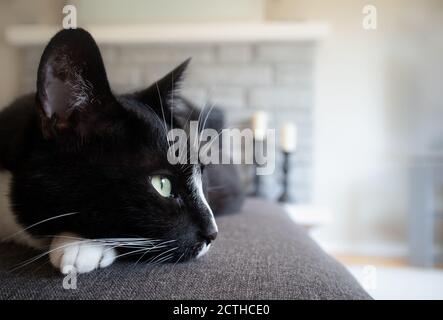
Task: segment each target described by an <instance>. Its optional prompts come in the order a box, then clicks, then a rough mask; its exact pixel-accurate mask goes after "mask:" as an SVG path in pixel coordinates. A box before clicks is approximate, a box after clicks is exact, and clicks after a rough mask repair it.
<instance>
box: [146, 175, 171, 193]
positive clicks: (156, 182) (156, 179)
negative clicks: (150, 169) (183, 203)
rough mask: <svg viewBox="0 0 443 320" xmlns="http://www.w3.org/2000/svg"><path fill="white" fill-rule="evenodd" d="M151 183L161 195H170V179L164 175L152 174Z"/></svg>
mask: <svg viewBox="0 0 443 320" xmlns="http://www.w3.org/2000/svg"><path fill="white" fill-rule="evenodd" d="M151 184H152V186H153V187H154V188H155V190H157V192H158V193H159V194H160V195H161V196H162V197H165V198H169V197H171V196H172V186H171V181H170V180H169V179H168V178H166V177H165V176H152V177H151Z"/></svg>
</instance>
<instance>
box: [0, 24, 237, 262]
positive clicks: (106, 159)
mask: <svg viewBox="0 0 443 320" xmlns="http://www.w3.org/2000/svg"><path fill="white" fill-rule="evenodd" d="M188 62H189V61H186V62H184V63H183V64H182V65H180V66H179V67H177V68H176V69H175V70H174V71H173V72H171V73H170V74H168V75H166V76H165V77H164V78H163V79H161V80H159V81H158V82H157V83H156V84H154V85H152V86H151V87H149V88H148V89H146V90H143V91H140V92H137V93H134V94H127V95H123V96H115V95H113V94H112V92H111V89H110V86H109V84H108V80H107V77H106V72H105V68H104V65H103V62H102V58H101V56H100V52H99V50H98V47H97V45H96V44H95V41H94V40H93V39H92V37H91V36H90V35H89V33H87V32H86V31H84V30H82V29H77V30H63V31H60V32H59V33H58V34H57V35H55V36H54V38H53V39H52V40H51V41H50V43H49V44H48V46H47V47H46V49H45V51H44V53H43V56H42V59H41V62H40V66H39V70H38V81H37V93H36V94H32V95H27V96H24V97H21V98H19V99H17V100H16V101H15V102H14V103H12V104H11V105H10V106H9V107H7V108H6V109H5V110H4V111H2V112H1V113H0V168H1V167H3V169H6V170H9V171H10V172H12V174H13V181H12V185H11V201H12V206H13V211H14V213H15V215H16V216H17V218H18V220H19V222H20V223H21V224H22V225H23V226H24V227H27V226H30V225H32V224H34V223H37V222H39V221H42V220H44V219H48V218H50V217H54V216H57V215H61V214H64V213H71V212H77V213H76V214H74V215H71V216H66V217H63V218H60V219H54V220H52V221H49V222H46V223H43V224H40V225H38V226H36V227H33V228H31V229H29V232H30V233H31V234H32V235H34V236H36V237H39V236H48V235H57V234H59V233H61V232H73V233H76V234H79V235H81V236H82V237H85V238H90V239H96V238H107V237H113V238H116V237H146V238H156V239H162V240H169V239H171V240H176V241H177V242H176V244H177V245H178V246H179V249H178V250H176V251H175V253H174V254H175V255H176V256H177V257H178V256H183V254H185V256H184V257H183V258H182V260H186V259H188V258H192V257H194V256H195V255H196V253H197V249H198V248H199V247H201V244H202V243H203V242H204V241H208V235H210V234H211V232H213V229H214V226H213V224H211V219H210V218H211V217H210V214H209V211H208V209H207V208H206V207H205V206H204V205H202V204H201V203H200V202H198V201H196V200H195V199H194V198H193V197H192V195H191V192H190V190H189V186H188V184H187V182H188V179H189V178H190V176H191V173H192V171H193V170H200V166H199V165H185V166H181V165H176V166H174V165H170V164H169V162H168V161H167V158H166V151H167V148H168V143H167V141H166V134H165V125H166V126H167V128H166V129H167V130H169V128H170V127H171V126H174V127H177V126H184V125H185V123H183V119H186V118H187V117H188V116H189V118H191V119H192V118H195V115H197V116H198V113H199V112H198V110H196V109H194V108H193V107H192V106H191V105H190V104H187V103H186V101H182V106H185V109H184V110H181V112H177V113H176V114H174V112H172V108H174V107H175V104H174V106H173V105H172V104H171V103H170V102H171V99H170V98H171V97H172V94H174V91H175V90H176V89H177V88H178V86H179V84H180V81H181V80H182V77H183V73H184V71H185V69H186V66H187V64H188ZM174 98H176V99H178V97H176V96H175V95H174ZM183 111H184V113H183ZM171 118H172V121H171V120H170V119H171ZM163 119H165V120H166V121H163ZM210 121H212V120H210ZM216 123H218V125H220V122H219V121H218V122H217V121H216ZM217 129H220V128H217ZM194 167H197V169H194ZM218 170H221V171H218ZM158 173H160V174H163V175H166V176H168V177H170V180H171V181H172V184H173V193H174V197H172V198H163V197H161V196H160V195H159V194H158V193H157V191H155V190H154V188H153V187H152V185H151V184H150V182H149V177H150V176H152V175H154V174H158ZM223 176H226V177H228V179H223V178H220V177H223ZM204 180H205V186H206V187H207V189H208V190H211V183H212V184H213V183H216V184H219V183H220V182H224V183H226V184H228V186H225V187H226V190H230V191H228V192H224V193H223V192H221V191H220V190H219V191H216V192H219V193H220V192H221V193H220V194H219V195H218V196H215V195H214V192H212V196H211V194H210V195H209V201H210V204H211V207H212V209H213V210H214V211H215V213H218V212H219V213H222V212H232V211H236V210H238V209H239V208H240V206H241V203H242V200H243V195H242V191H241V188H240V187H239V185H240V182H239V179H238V176H237V175H236V173H235V168H232V167H231V166H208V168H206V169H205V170H204ZM220 180H223V181H220ZM215 199H218V201H215ZM223 199H224V200H223Z"/></svg>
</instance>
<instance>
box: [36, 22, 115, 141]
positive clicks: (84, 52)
mask: <svg viewBox="0 0 443 320" xmlns="http://www.w3.org/2000/svg"><path fill="white" fill-rule="evenodd" d="M112 99H114V98H113V95H112V93H111V90H110V87H109V83H108V80H107V77H106V71H105V67H104V64H103V60H102V58H101V55H100V51H99V49H98V47H97V44H96V43H95V41H94V39H93V38H92V36H91V35H90V34H89V33H88V32H86V31H85V30H83V29H70V30H62V31H60V32H58V33H57V34H56V35H55V36H54V37H53V38H52V39H51V41H50V42H49V44H48V45H47V47H46V48H45V50H44V52H43V55H42V58H41V60H40V65H39V69H38V74H37V104H38V106H39V108H40V111H41V116H42V129H43V133H44V134H45V136H52V135H53V133H54V132H67V131H68V132H70V131H72V132H75V133H77V134H80V135H85V134H87V132H86V131H87V130H88V128H87V126H85V123H82V122H84V121H85V119H87V118H88V117H89V116H91V114H92V113H94V112H95V113H97V112H103V110H101V108H102V107H103V106H106V105H107V104H109V101H110V100H112Z"/></svg>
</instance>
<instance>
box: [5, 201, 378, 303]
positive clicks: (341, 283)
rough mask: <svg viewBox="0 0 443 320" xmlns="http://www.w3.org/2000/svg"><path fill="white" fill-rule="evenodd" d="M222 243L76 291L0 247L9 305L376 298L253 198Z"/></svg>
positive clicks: (118, 270)
mask: <svg viewBox="0 0 443 320" xmlns="http://www.w3.org/2000/svg"><path fill="white" fill-rule="evenodd" d="M217 221H218V225H219V229H220V232H219V238H218V239H217V241H215V243H214V245H213V248H212V249H211V251H209V253H208V254H207V255H206V256H205V257H203V258H202V259H200V260H197V261H192V262H187V263H181V264H177V265H175V266H174V265H172V264H169V265H168V264H166V265H158V266H149V265H141V264H137V265H134V263H133V262H131V261H118V262H116V263H115V264H114V265H112V266H111V267H109V268H106V269H101V270H97V271H94V272H92V273H90V274H85V275H80V276H79V278H78V282H77V289H76V290H66V289H63V288H62V276H61V275H60V274H58V273H57V272H55V271H54V270H52V268H51V267H50V265H49V262H48V260H47V258H44V259H40V260H38V261H37V262H36V263H34V264H32V265H31V266H29V267H28V268H26V269H24V270H17V271H15V272H12V273H11V272H10V269H11V267H12V266H14V265H17V264H18V263H20V262H21V261H24V260H25V259H28V258H30V257H32V256H34V255H36V254H38V253H36V252H33V251H30V250H26V249H24V248H21V247H18V246H14V245H1V246H0V298H1V299H368V298H370V297H369V296H368V295H367V293H366V292H365V291H364V290H363V289H362V288H361V287H360V286H359V285H358V283H357V282H356V281H355V279H354V278H353V277H352V276H351V275H350V274H349V273H348V272H347V271H346V270H345V268H344V267H343V266H341V265H340V264H339V263H337V262H336V261H335V260H333V259H332V258H331V257H329V256H328V255H327V254H325V253H324V252H323V251H322V250H321V249H320V248H319V247H318V246H317V245H316V244H315V243H314V242H313V241H312V240H311V239H310V238H309V237H308V236H307V235H306V234H305V232H304V231H303V230H302V228H300V227H298V226H296V225H295V224H294V223H293V222H292V221H291V220H290V219H289V218H288V217H287V216H286V214H285V213H284V212H282V211H281V209H280V208H279V207H278V206H277V205H275V204H272V203H269V202H264V201H262V200H257V199H250V200H248V201H247V203H246V204H245V206H244V209H243V212H241V213H239V214H234V215H226V216H222V217H218V218H217Z"/></svg>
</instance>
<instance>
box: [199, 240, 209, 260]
mask: <svg viewBox="0 0 443 320" xmlns="http://www.w3.org/2000/svg"><path fill="white" fill-rule="evenodd" d="M209 248H211V244H206V243H204V244H203V246H202V248H201V249H200V251H199V253H198V254H197V257H196V258H197V259H200V258H201V257H203V256H204V255H205V254H206V253H207V252H208V251H209Z"/></svg>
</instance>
